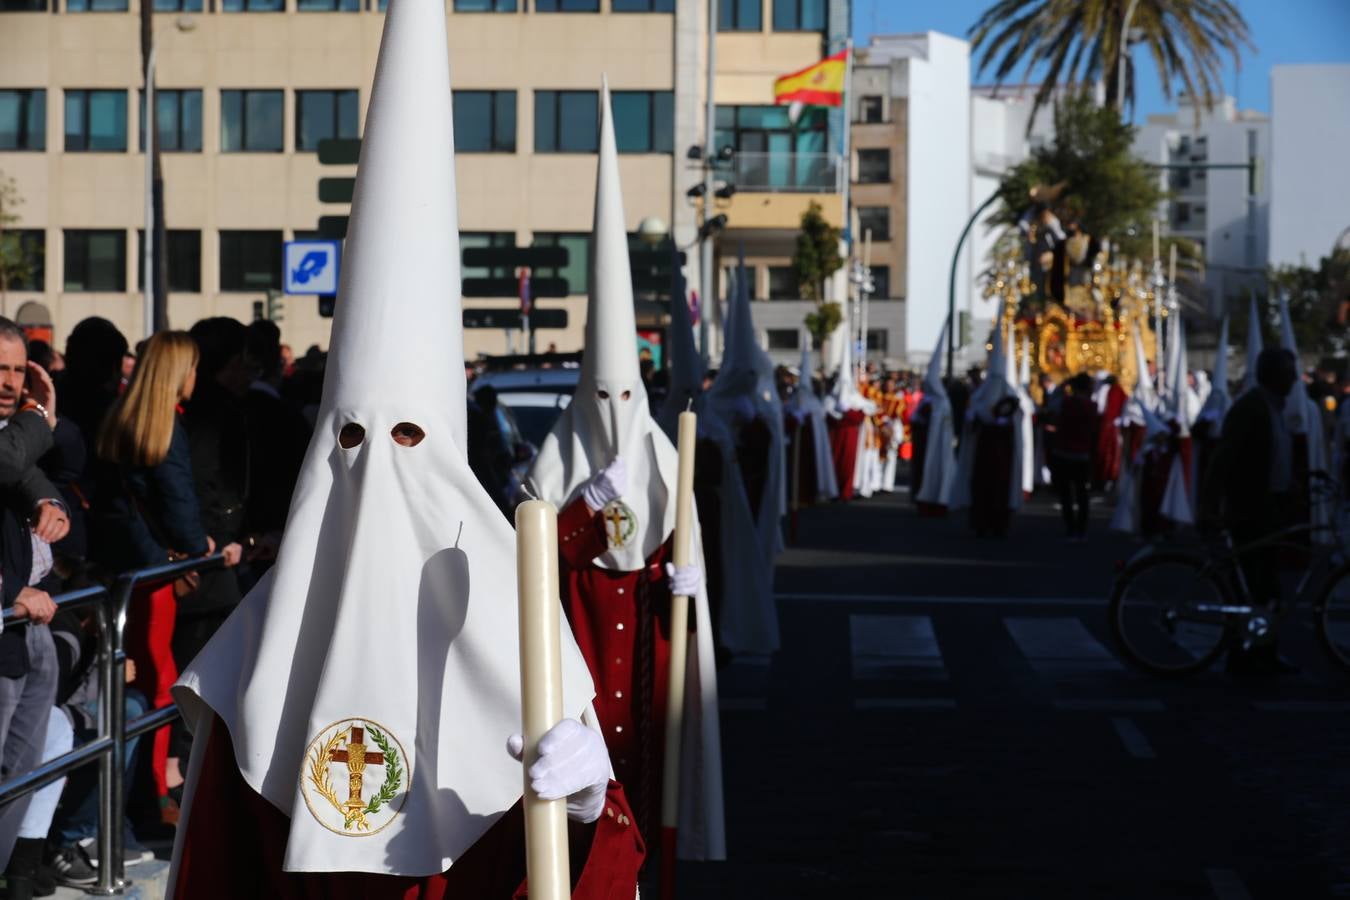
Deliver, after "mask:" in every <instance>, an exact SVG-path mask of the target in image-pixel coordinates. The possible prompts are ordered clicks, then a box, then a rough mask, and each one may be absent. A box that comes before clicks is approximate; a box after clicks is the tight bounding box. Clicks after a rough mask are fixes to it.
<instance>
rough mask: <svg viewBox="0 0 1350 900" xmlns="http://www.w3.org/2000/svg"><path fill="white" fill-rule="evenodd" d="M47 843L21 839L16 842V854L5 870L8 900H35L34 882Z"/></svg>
mask: <svg viewBox="0 0 1350 900" xmlns="http://www.w3.org/2000/svg"><path fill="white" fill-rule="evenodd" d="M46 843H47V842H46V841H44V840H43V839H42V838H19V839H18V840H17V841H15V842H14V852H13V853H11V854H10V857H9V866H8V867H7V868H6V869H5V897H6V900H33V882H34V878H36V876H37V870H38V866H39V865H40V864H41V863H42V849H43V847H44V846H45V845H46Z"/></svg>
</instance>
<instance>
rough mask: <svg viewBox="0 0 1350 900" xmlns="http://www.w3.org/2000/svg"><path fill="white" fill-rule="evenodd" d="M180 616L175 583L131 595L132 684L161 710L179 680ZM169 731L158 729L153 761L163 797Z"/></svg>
mask: <svg viewBox="0 0 1350 900" xmlns="http://www.w3.org/2000/svg"><path fill="white" fill-rule="evenodd" d="M177 615H178V600H177V598H176V597H174V595H173V585H172V584H166V585H164V586H162V587H157V588H138V589H137V590H136V592H135V593H133V594H132V595H131V608H130V609H129V610H127V627H126V631H125V632H123V645H124V647H125V649H126V654H127V658H128V659H130V660H131V661H132V662H134V663H135V664H136V678H135V680H134V681H133V682H132V686H133V687H135V688H136V689H137V690H138V691H140V692H141V693H142V694H144V695H145V696H146V697H148V698H149V699H150V706H151V708H153V709H159V708H160V707H161V706H168V705H169V704H170V703H172V702H173V697H172V696H170V694H169V688H170V687H172V686H173V683H174V682H175V681H176V680H177V679H178V666H177V665H175V664H174V661H173V648H172V645H173V622H174V618H175V617H176V616H177ZM169 731H170V729H168V728H161V729H159V730H158V731H156V732H155V736H154V743H153V744H152V745H151V756H150V759H151V763H152V768H153V769H154V773H155V790H156V791H157V792H158V794H159V796H161V797H165V796H167V795H168V793H169V786H168V784H167V783H166V782H165V780H164V770H165V767H166V766H167V765H168V759H169Z"/></svg>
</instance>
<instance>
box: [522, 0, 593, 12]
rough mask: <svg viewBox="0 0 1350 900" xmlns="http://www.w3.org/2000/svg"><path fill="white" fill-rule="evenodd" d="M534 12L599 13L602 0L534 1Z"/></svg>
mask: <svg viewBox="0 0 1350 900" xmlns="http://www.w3.org/2000/svg"><path fill="white" fill-rule="evenodd" d="M534 11H535V12H541V13H550V12H599V11H600V0H534Z"/></svg>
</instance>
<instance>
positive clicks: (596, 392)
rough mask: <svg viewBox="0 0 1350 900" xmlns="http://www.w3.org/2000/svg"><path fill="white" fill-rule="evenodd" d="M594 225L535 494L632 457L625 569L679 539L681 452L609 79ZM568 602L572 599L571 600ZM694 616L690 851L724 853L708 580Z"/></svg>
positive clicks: (617, 538) (687, 760) (605, 562)
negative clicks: (587, 284) (658, 363)
mask: <svg viewBox="0 0 1350 900" xmlns="http://www.w3.org/2000/svg"><path fill="white" fill-rule="evenodd" d="M592 232H593V241H594V247H595V251H594V257H593V266H594V269H593V271H592V273H591V294H590V299H589V302H588V304H587V307H586V344H585V356H584V357H583V359H582V364H581V377H580V379H579V381H578V383H577V388H576V392H575V394H574V395H573V397H572V402H571V404H570V405H569V406H568V407H567V409H566V410H565V411H564V412H563V414H562V415H561V416H560V417H559V418H558V421H557V422H556V423H555V424H554V426H553V430H552V431H551V432H550V433H549V435H548V437H546V438H545V439H544V443H543V446H541V447H540V448H539V455H538V456H537V457H536V458H535V460H534V463H533V465H532V466H531V468H530V472H529V474H528V475H527V476H526V487H527V489H528V490H529V492H530V493H532V494H533V495H534V496H536V497H539V498H540V499H542V500H547V501H548V502H550V503H552V504H554V505H555V506H557V507H558V508H559V510H566V509H567V508H568V507H569V506H571V505H572V504H573V503H583V502H584V500H583V499H582V491H583V489H584V487H585V486H586V483H587V482H588V481H589V480H590V479H591V477H592V476H594V475H596V474H597V473H599V472H601V471H603V470H604V469H605V468H606V467H607V466H608V465H609V464H610V463H611V462H613V461H614V459H615V458H616V457H622V458H623V460H624V464H625V467H626V469H627V483H628V484H627V490H626V492H625V493H624V494H623V496H622V497H621V498H619V499H618V500H615V501H612V502H611V503H610V504H609V505H608V506H606V507H605V509H604V510H603V511H602V514H603V515H604V516H605V519H606V522H607V523H610V522H612V523H613V527H612V529H611V528H608V527H607V529H606V530H607V532H608V536H609V542H608V549H607V550H606V551H605V552H604V553H603V554H601V555H600V556H597V557H596V558H595V559H594V560H593V563H592V564H593V565H595V566H598V567H600V568H601V569H605V570H608V571H610V572H612V573H615V575H616V576H617V575H618V574H619V573H633V572H641V571H642V570H644V569H646V568H647V567H648V560H649V558H651V557H652V556H653V555H654V554H656V553H657V551H658V550H660V549H661V548H662V546H663V545H664V544H665V543H666V542H667V541H668V540H670V538H671V535H672V533H673V532H674V529H675V499H676V498H675V493H676V479H677V478H678V475H679V458H678V455H677V453H676V450H675V446H674V445H673V444H672V443H671V441H670V438H668V437H666V435H665V433H664V432H663V431H662V430H661V429H660V428H659V427H658V426H657V424H656V421H655V420H654V419H653V418H652V416H651V412H650V409H649V406H648V403H647V394H646V390H645V389H644V387H643V383H642V377H641V375H640V374H639V370H638V355H637V354H638V350H637V325H636V322H635V319H634V313H633V279H632V274H631V271H630V269H629V263H628V235H627V229H626V228H625V225H624V209H623V195H622V188H621V186H620V182H619V158H618V151H617V148H616V145H615V140H614V120H613V115H612V112H611V107H610V95H609V86H608V84H607V83H606V84H605V85H603V86H602V89H601V92H600V153H599V159H598V162H597V166H596V186H595V214H594V224H593V227H592ZM560 524H561V519H560ZM691 542H692V546H691V548H690V559H691V560H692V561H693V562H694V563H696V564H697V565H698V566H700V567H702V566H703V565H704V561H703V538H702V534H701V530H700V528H699V527H698V521H697V518H695V522H694V529H693V536H692V538H691ZM660 577H664V575H662V576H660ZM572 599H576V598H572ZM580 599H581V600H582V601H587V600H588V599H589V598H586V597H582V598H580ZM731 599H734V598H731ZM564 602H565V603H570V602H571V600H569V599H568V598H564ZM634 602H635V601H634ZM569 608H571V607H570V606H569ZM591 612H592V614H594V615H602V614H603V611H599V610H591ZM691 618H692V622H691V626H692V627H694V629H695V631H694V640H693V641H691V643H690V648H689V652H690V659H689V666H688V671H689V682H688V686H687V688H686V691H687V706H686V715H685V726H686V731H685V735H684V737H685V741H684V747H685V748H686V749H685V753H684V754H683V757H682V760H681V762H682V774H681V819H680V832H679V837H680V855H681V857H682V858H698V859H721V858H724V856H725V853H726V850H725V838H724V837H723V831H722V828H723V826H722V783H721V758H720V738H719V735H718V717H717V672H716V667H715V658H714V651H713V635H712V628H711V622H712V618H711V616H710V614H709V611H708V594H707V590H706V588H705V587H702V586H701V587H700V588H699V590H698V593H697V594H696V595H695V596H694V597H693V606H692V609H691ZM574 626H575V627H576V628H577V630H578V632H580V631H581V628H582V626H581V625H579V624H576V623H575V622H574ZM620 627H622V626H620ZM595 662H596V661H595V660H592V663H593V664H594V663H595ZM631 699H632V698H630V700H631ZM602 710H603V707H602ZM603 718H604V714H603V711H602V712H601V719H602V721H601V723H600V724H601V725H602V726H604V727H608V726H607V725H606V723H605V722H604V721H603ZM644 727H645V726H644ZM695 748H696V749H695Z"/></svg>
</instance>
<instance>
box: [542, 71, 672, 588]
mask: <svg viewBox="0 0 1350 900" xmlns="http://www.w3.org/2000/svg"><path fill="white" fill-rule="evenodd" d="M593 232H594V242H595V257H594V266H595V269H594V271H593V273H592V277H591V295H590V302H589V303H588V304H587V307H586V349H585V355H584V357H583V359H582V363H581V377H580V380H579V381H578V383H577V389H576V393H575V394H574V395H573V397H572V402H571V404H570V405H569V406H568V407H567V409H566V410H565V411H564V412H563V414H562V415H561V416H559V417H558V421H557V422H555V423H554V425H553V430H552V431H551V432H550V433H549V435H548V437H546V438H545V439H544V443H543V446H541V447H540V448H539V455H538V456H537V457H536V458H535V460H534V464H533V465H532V466H531V467H530V472H529V475H528V476H527V478H526V481H527V483H528V485H529V489H530V491H531V492H532V493H533V494H534V495H535V496H537V497H540V498H542V499H544V500H547V501H549V502H550V503H552V504H554V505H555V506H557V507H558V508H559V509H561V508H563V507H564V506H566V505H567V504H568V503H570V502H572V500H574V499H575V498H576V497H577V495H578V494H579V493H580V491H581V490H582V488H583V487H584V486H585V484H586V482H587V481H588V480H590V478H591V476H592V475H594V474H596V473H597V472H599V471H601V470H603V469H604V468H605V467H606V466H608V465H609V464H610V463H611V462H613V461H614V458H615V457H617V456H622V457H623V459H624V463H625V465H626V468H627V471H628V485H629V490H628V493H626V494H625V495H624V497H623V500H622V501H615V502H616V504H618V503H620V502H621V503H622V506H624V507H626V509H625V510H620V511H621V512H623V513H624V514H625V515H626V516H628V521H627V522H625V523H622V524H620V525H617V526H616V528H617V529H619V531H618V532H616V533H614V534H611V540H610V549H609V552H608V553H606V554H605V555H604V556H602V557H600V559H599V560H597V562H598V564H599V565H601V566H602V567H604V568H606V569H614V570H618V571H624V572H632V571H636V570H638V569H640V568H642V567H643V566H644V565H646V560H647V558H648V557H649V556H651V555H652V554H653V553H655V552H656V550H657V549H658V548H659V547H660V546H661V545H662V544H664V543H665V542H666V539H667V538H668V537H669V536H670V534H671V532H672V531H673V530H674V528H675V500H674V498H675V479H676V475H677V470H678V468H679V463H678V460H677V458H676V454H675V448H674V446H673V445H672V444H671V442H670V439H669V438H667V437H666V435H665V434H664V433H663V432H662V431H661V430H660V429H659V428H658V427H657V425H656V422H655V420H653V419H652V417H651V412H650V410H649V407H648V404H647V392H646V388H645V387H644V385H643V383H642V375H641V373H640V372H639V370H638V358H637V324H636V321H635V319H634V314H633V279H632V274H631V272H630V270H629V265H628V230H627V228H626V227H625V225H624V216H623V195H622V190H621V187H620V184H619V155H618V150H617V149H616V146H615V141H614V117H613V114H612V112H611V110H610V98H609V85H608V83H606V84H605V85H603V87H602V89H601V93H600V156H599V161H598V163H597V169H596V183H595V223H594V229H593Z"/></svg>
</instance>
